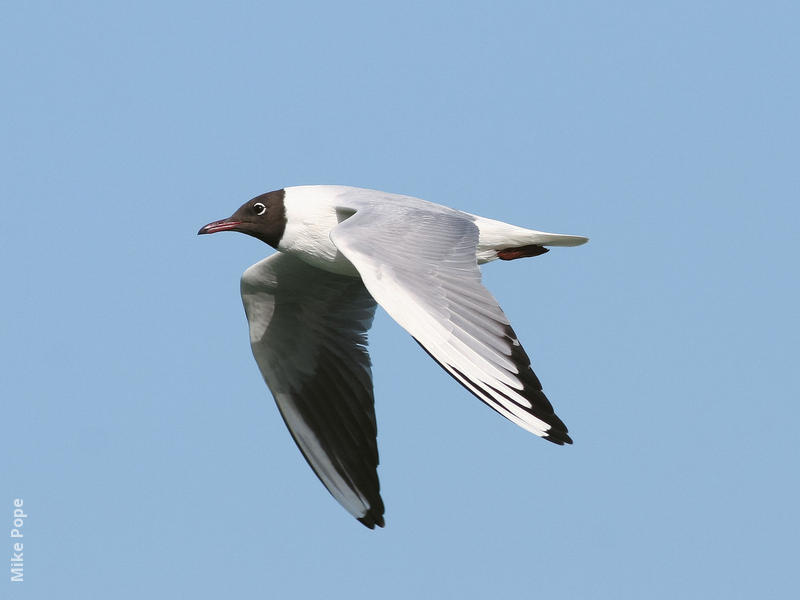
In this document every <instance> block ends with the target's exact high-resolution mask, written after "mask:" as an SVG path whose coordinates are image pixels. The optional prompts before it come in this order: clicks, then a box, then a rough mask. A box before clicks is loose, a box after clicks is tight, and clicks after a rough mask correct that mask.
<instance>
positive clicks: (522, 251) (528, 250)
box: [497, 244, 550, 260]
mask: <svg viewBox="0 0 800 600" xmlns="http://www.w3.org/2000/svg"><path fill="white" fill-rule="evenodd" d="M549 251H550V249H549V248H545V247H544V246H538V245H536V244H532V245H530V246H519V247H518V248H504V249H503V250H498V251H497V258H499V259H500V260H514V259H517V258H527V257H528V256H539V255H540V254H544V253H545V252H549Z"/></svg>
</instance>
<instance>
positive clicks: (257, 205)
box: [253, 202, 267, 216]
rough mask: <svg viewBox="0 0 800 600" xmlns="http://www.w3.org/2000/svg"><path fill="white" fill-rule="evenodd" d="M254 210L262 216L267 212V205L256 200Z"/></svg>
mask: <svg viewBox="0 0 800 600" xmlns="http://www.w3.org/2000/svg"><path fill="white" fill-rule="evenodd" d="M253 210H254V211H256V214H257V215H258V216H261V215H263V214H264V213H265V212H267V207H266V206H264V205H263V204H262V203H261V202H256V203H255V204H253Z"/></svg>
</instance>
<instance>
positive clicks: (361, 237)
mask: <svg viewBox="0 0 800 600" xmlns="http://www.w3.org/2000/svg"><path fill="white" fill-rule="evenodd" d="M219 231H238V232H241V233H245V234H247V235H250V236H253V237H255V238H257V239H259V240H261V241H263V242H265V243H267V244H269V245H270V246H272V247H273V248H275V249H276V250H278V252H276V253H274V254H272V255H271V256H269V257H267V258H265V259H263V260H261V261H260V262H258V263H256V264H254V265H253V266H251V267H249V268H248V269H247V270H246V271H245V272H244V274H243V275H242V280H241V294H242V301H243V303H244V310H245V314H246V316H247V322H248V324H249V331H250V345H251V348H252V350H253V355H254V357H255V359H256V363H257V364H258V367H259V370H260V371H261V374H262V376H263V378H264V380H265V382H266V384H267V386H268V387H269V389H270V390H271V392H272V395H273V396H274V398H275V402H276V404H277V405H278V409H279V411H280V413H281V416H282V417H283V420H284V421H285V423H286V426H287V427H288V429H289V432H290V433H291V435H292V438H294V441H295V443H296V444H297V446H298V448H299V449H300V451H301V452H302V454H303V456H304V457H305V459H306V461H307V462H308V464H309V465H310V466H311V468H312V469H313V471H314V473H316V475H317V477H319V479H320V480H321V481H322V483H323V484H324V485H325V487H326V488H327V489H328V491H329V492H330V493H331V495H332V496H333V497H334V498H335V499H336V500H337V501H338V502H339V503H340V504H341V505H342V506H343V507H344V508H345V509H346V510H347V511H348V512H349V513H350V514H352V515H353V516H354V517H355V518H356V519H358V520H359V521H360V522H361V523H363V524H364V525H366V526H367V527H369V528H370V529H374V528H375V526H376V525H377V526H379V527H383V526H384V517H383V514H384V504H383V500H382V498H381V495H380V483H379V481H378V473H377V467H378V446H377V426H376V420H375V408H374V396H373V387H372V370H371V362H370V357H369V352H368V349H367V332H368V331H369V328H370V326H371V325H372V319H373V316H374V314H375V308H376V305H377V304H380V305H381V306H382V307H383V308H384V309H385V310H386V312H387V313H388V314H389V315H390V316H391V317H392V318H393V319H394V320H395V321H397V323H398V324H400V326H401V327H403V328H404V329H405V330H406V331H407V332H408V333H410V334H411V336H412V337H413V338H414V339H415V340H416V341H417V342H418V343H419V345H420V346H422V348H423V349H424V350H425V351H426V352H427V353H428V354H429V355H430V356H431V358H433V359H434V360H435V361H436V362H437V363H438V364H439V365H440V366H441V367H442V368H443V369H444V370H445V371H447V372H448V373H449V374H450V375H452V377H453V378H454V379H455V380H456V381H458V382H459V383H460V384H461V385H463V386H464V387H465V388H466V389H467V390H469V391H470V392H471V393H472V394H474V395H475V396H477V397H478V398H479V399H480V400H482V401H483V402H485V403H486V404H487V405H488V406H490V407H491V408H493V409H494V410H495V411H497V412H498V413H500V414H501V415H502V416H504V417H505V418H507V419H508V420H509V421H511V422H513V423H516V424H517V425H519V426H520V427H522V428H524V429H526V430H528V431H530V432H531V433H534V434H536V435H538V436H541V437H542V438H544V439H546V440H548V441H550V442H553V443H555V444H559V445H563V444H571V443H572V439H571V438H570V437H569V435H568V433H567V427H566V426H565V425H564V423H563V421H562V420H561V419H559V418H558V416H556V414H555V412H554V411H553V407H552V405H551V404H550V401H549V400H548V399H547V397H546V396H545V395H544V393H543V392H542V384H541V383H540V382H539V379H538V378H537V377H536V375H535V374H534V372H533V370H532V369H531V361H530V359H529V358H528V355H527V354H526V353H525V350H523V348H522V346H521V345H520V342H519V340H518V339H517V335H516V333H514V330H513V329H512V328H511V325H510V323H509V321H508V318H507V317H506V315H505V314H504V313H503V311H502V309H501V308H500V306H499V304H498V303H497V300H495V299H494V297H493V296H492V294H491V293H490V292H489V290H487V289H486V288H485V287H484V286H483V285H482V284H481V272H480V269H479V268H478V265H481V264H484V263H488V262H491V261H493V260H496V259H500V260H516V259H519V258H524V257H531V256H538V255H540V254H543V253H545V252H547V251H548V249H547V246H578V245H580V244H583V243H585V242H587V241H588V238H585V237H581V236H576V235H562V234H557V233H546V232H543V231H536V230H533V229H525V228H522V227H517V226H514V225H509V224H508V223H503V222H501V221H495V220H492V219H487V218H484V217H480V216H477V215H473V214H469V213H466V212H462V211H459V210H456V209H453V208H449V207H446V206H442V205H439V204H434V203H432V202H428V201H425V200H421V199H419V198H413V197H411V196H403V195H399V194H390V193H386V192H380V191H376V190H368V189H362V188H354V187H346V186H336V185H308V186H296V187H286V188H283V189H280V190H275V191H272V192H268V193H266V194H261V195H260V196H256V197H255V198H253V199H252V200H250V201H248V202H246V203H245V204H243V205H242V206H241V207H240V208H239V209H238V210H237V211H236V212H235V213H233V215H231V216H230V217H228V218H227V219H222V220H220V221H214V222H212V223H209V224H208V225H205V226H204V227H202V228H201V229H200V231H199V232H198V234H209V233H217V232H219Z"/></svg>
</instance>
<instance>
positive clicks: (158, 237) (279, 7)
mask: <svg viewBox="0 0 800 600" xmlns="http://www.w3.org/2000/svg"><path fill="white" fill-rule="evenodd" d="M3 12H4V16H3V19H2V23H1V24H0V46H1V47H2V52H0V56H2V59H0V60H2V65H3V74H4V82H5V86H4V88H5V90H4V92H3V94H2V96H0V108H2V110H1V111H0V115H2V116H0V128H2V129H0V134H1V135H2V140H3V143H2V145H0V197H2V203H3V204H2V206H3V218H4V226H3V228H2V234H0V264H2V273H3V280H4V282H5V285H4V286H3V294H2V295H1V296H0V309H2V314H3V319H2V320H0V340H1V341H2V343H0V380H2V413H3V415H4V422H5V426H4V428H3V431H4V433H3V435H2V437H0V451H2V455H3V457H4V458H3V460H2V461H0V525H2V527H0V531H2V532H3V534H2V536H0V537H2V539H3V540H5V541H1V542H0V546H2V553H0V556H6V555H8V556H10V555H11V552H12V549H11V546H12V540H11V538H10V537H9V534H8V533H7V531H8V530H10V528H11V527H12V511H13V504H12V503H13V500H14V499H15V498H22V499H23V500H24V506H25V509H26V511H27V514H28V515H29V516H28V518H27V519H26V524H25V526H24V528H25V529H24V532H25V538H24V543H25V553H24V560H25V582H24V583H22V584H19V583H13V584H12V583H10V582H9V580H8V576H7V575H5V576H3V581H2V582H0V589H2V592H0V595H2V596H3V597H4V598H6V597H8V598H36V599H38V598H54V597H58V598H81V599H85V598H108V597H114V598H140V597H142V596H143V595H145V594H146V595H148V596H150V597H163V598H175V597H187V598H188V597H191V598H219V597H246V598H250V597H264V598H289V597H325V598H360V597H363V598H376V597H379V598H409V597H419V598H445V597H460V598H486V597H512V596H514V597H550V596H558V597H560V598H614V599H620V598H676V597H680V598H752V597H756V596H757V597H767V598H787V597H791V596H792V595H793V594H796V593H797V591H798V588H800V585H798V581H797V575H796V567H797V564H796V563H797V537H798V533H800V519H798V515H797V506H800V484H798V477H797V469H798V458H800V457H799V456H798V450H797V443H796V439H797V433H796V427H797V422H798V419H800V408H799V407H798V396H799V394H798V391H799V390H798V383H797V381H798V378H797V376H796V364H795V362H796V356H797V348H798V344H799V343H800V335H798V333H799V332H798V318H797V306H798V305H800V298H798V296H800V294H799V293H798V292H799V291H800V289H799V288H800V286H799V285H798V277H797V256H798V255H797V248H796V240H797V237H798V236H797V223H798V220H799V219H800V210H798V196H799V195H800V194H799V192H800V169H798V150H799V148H798V139H800V127H798V110H797V107H798V106H799V105H800V98H799V97H798V96H800V93H799V92H800V84H798V78H797V57H798V52H799V51H800V47H799V46H800V44H799V43H798V37H797V32H796V24H797V22H798V19H800V10H798V8H797V7H796V5H795V4H794V3H789V2H765V3H758V4H755V3H737V2H668V3H659V4H658V5H656V3H634V2H604V3H593V2H572V3H563V2H546V3H543V2H524V3H523V2H519V3H509V2H493V3H485V4H479V3H472V2H459V3H427V2H404V3H392V4H389V3H367V2H364V3H348V2H337V3H304V2H293V3H218V4H209V3H202V2H201V3H189V2H173V3H168V4H163V3H151V2H141V3H136V4H135V5H132V4H128V5H125V4H121V3H100V2H71V3H61V2H58V3H57V2H26V3H16V4H14V5H13V6H11V5H9V6H7V7H6V9H5V10H4V11H3ZM308 183H339V184H348V185H358V186H363V187H372V188H378V189H384V190H387V191H392V192H400V193H407V194H412V195H416V196H420V197H423V198H426V199H429V200H433V201H435V202H439V203H442V204H448V205H452V206H455V207H458V208H461V209H464V210H467V211H469V212H474V213H478V214H482V215H485V216H488V217H492V218H497V219H501V220H505V221H509V222H513V223H516V224H519V225H523V226H529V227H533V228H537V229H544V230H550V231H559V232H564V233H572V234H580V235H587V236H589V237H590V238H591V242H590V243H589V244H588V245H586V246H582V247H580V248H564V249H554V250H553V251H552V252H550V253H549V254H547V255H545V256H542V257H539V258H535V259H529V260H525V261H516V262H514V263H507V264H506V263H504V264H492V265H489V266H488V267H487V268H486V269H485V276H484V281H485V282H486V284H487V285H488V286H489V287H490V288H491V290H492V291H493V292H494V294H495V295H496V296H497V298H498V299H499V300H500V302H501V304H502V305H503V307H504V309H505V310H506V312H507V314H508V315H509V317H510V318H511V320H512V322H513V323H514V326H515V329H516V330H517V332H518V334H519V335H520V338H521V340H522V342H523V343H524V344H525V346H526V349H527V350H528V352H529V354H530V355H531V357H532V358H533V362H534V368H535V370H536V372H537V374H538V375H539V377H540V378H541V379H542V381H543V383H544V386H545V391H546V392H547V393H548V395H549V397H550V398H551V399H552V401H553V403H554V404H555V405H556V408H557V410H558V412H559V415H560V416H561V417H562V418H563V419H564V420H565V422H566V423H567V425H568V426H569V428H570V433H571V434H572V437H573V438H574V440H575V444H574V446H572V447H566V448H564V447H556V446H553V445H551V444H548V443H546V442H543V441H542V440H540V439H538V438H536V437H534V436H532V435H530V434H528V433H526V432H525V431H523V430H522V429H520V428H517V427H515V426H514V425H512V424H510V423H508V422H506V421H504V420H503V419H501V418H500V417H499V416H497V415H496V414H494V413H493V412H492V411H490V410H489V409H487V408H486V407H485V406H483V405H482V404H481V403H480V402H478V401H477V400H475V399H474V398H473V397H471V396H470V395H469V394H468V393H467V392H465V391H464V390H463V389H461V388H460V387H459V386H458V385H456V384H455V383H454V382H453V381H452V380H451V379H450V378H449V377H448V376H447V375H446V374H444V373H443V372H441V371H440V369H439V368H438V367H437V366H436V365H435V364H433V363H432V362H431V361H430V360H429V359H428V357H427V356H426V355H425V354H424V353H422V352H421V351H420V350H419V348H418V347H417V345H416V344H414V343H413V340H411V339H410V337H409V336H408V335H407V334H405V332H404V331H403V330H402V329H400V327H399V326H397V325H395V324H394V323H393V322H392V321H391V320H390V319H389V318H388V317H387V316H386V315H385V314H384V313H381V312H379V314H378V317H377V318H376V323H375V326H374V328H373V330H372V333H371V348H372V357H373V362H374V376H375V388H376V398H377V401H376V408H377V415H378V427H379V444H380V451H381V467H380V476H381V482H382V492H383V496H384V499H385V500H386V503H387V512H386V520H387V527H386V528H385V529H384V530H379V531H369V530H367V529H365V528H364V527H362V526H361V525H360V524H359V523H357V522H356V521H355V520H354V519H352V518H351V517H350V516H349V515H348V514H347V513H346V512H345V511H344V510H343V509H342V508H341V507H339V506H338V505H337V503H336V502H335V501H334V500H333V499H332V498H331V497H330V496H329V495H328V494H327V492H326V491H325V490H324V488H323V487H322V486H321V485H320V484H319V482H318V481H317V480H316V478H315V477H314V475H313V474H312V473H311V471H310V470H309V469H308V467H307V466H306V464H305V462H304V461H303V459H302V457H301V456H300V454H299V452H298V451H297V450H296V448H295V447H294V444H293V443H292V441H291V439H290V437H289V435H288V433H287V432H286V431H285V429H284V426H283V423H282V422H281V420H280V417H279V415H278V412H277V410H276V408H275V406H274V403H273V402H272V399H271V398H270V396H269V393H268V391H267V390H266V388H265V386H264V385H263V382H262V381H261V378H260V375H259V373H258V371H257V369H256V367H255V364H254V361H253V359H252V356H251V355H250V349H249V346H248V343H247V331H246V322H245V319H244V314H243V310H242V307H241V302H240V299H239V295H238V278H239V276H240V274H241V272H242V271H243V270H244V269H245V268H246V267H247V266H249V265H250V264H252V263H254V262H256V261H257V260H258V259H260V258H261V257H263V256H265V255H266V254H267V253H268V252H269V251H270V249H269V248H268V247H266V246H264V245H263V244H261V243H260V242H258V241H257V240H254V239H251V238H247V237H246V236H241V235H234V234H224V235H219V236H213V237H209V238H197V236H196V235H195V234H196V232H197V229H198V228H199V227H200V226H201V225H203V224H205V223H207V222H208V221H211V220H214V219H218V218H222V217H225V216H228V215H229V214H230V213H231V212H233V210H234V209H235V208H236V207H238V206H239V205H240V204H241V203H242V202H244V201H245V200H247V199H248V198H250V197H252V196H254V195H257V194H259V193H261V192H264V191H267V190H271V189H276V188H280V187H283V186H286V185H299V184H308ZM4 515H5V516H4Z"/></svg>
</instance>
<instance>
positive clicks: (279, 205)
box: [197, 190, 286, 248]
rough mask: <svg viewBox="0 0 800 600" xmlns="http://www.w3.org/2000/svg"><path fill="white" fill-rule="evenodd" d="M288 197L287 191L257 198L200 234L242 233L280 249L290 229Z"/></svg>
mask: <svg viewBox="0 0 800 600" xmlns="http://www.w3.org/2000/svg"><path fill="white" fill-rule="evenodd" d="M284 196H285V192H284V190H275V191H274V192H267V193H266V194H261V195H260V196H256V197H255V198H253V199H252V200H249V201H247V202H245V203H244V204H242V205H241V206H240V207H239V209H238V210H237V211H236V212H235V213H233V214H232V215H231V216H230V217H228V218H227V219H222V220H220V221H213V222H212V223H209V224H208V225H204V226H203V227H201V228H200V231H198V232H197V235H203V234H206V233H217V232H218V231H238V232H240V233H246V234H247V235H252V236H253V237H254V238H258V239H259V240H261V241H262V242H265V243H267V244H269V245H270V246H272V247H273V248H277V247H278V242H280V240H281V237H283V232H284V230H285V229H286V209H285V206H284V202H283V199H284Z"/></svg>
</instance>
